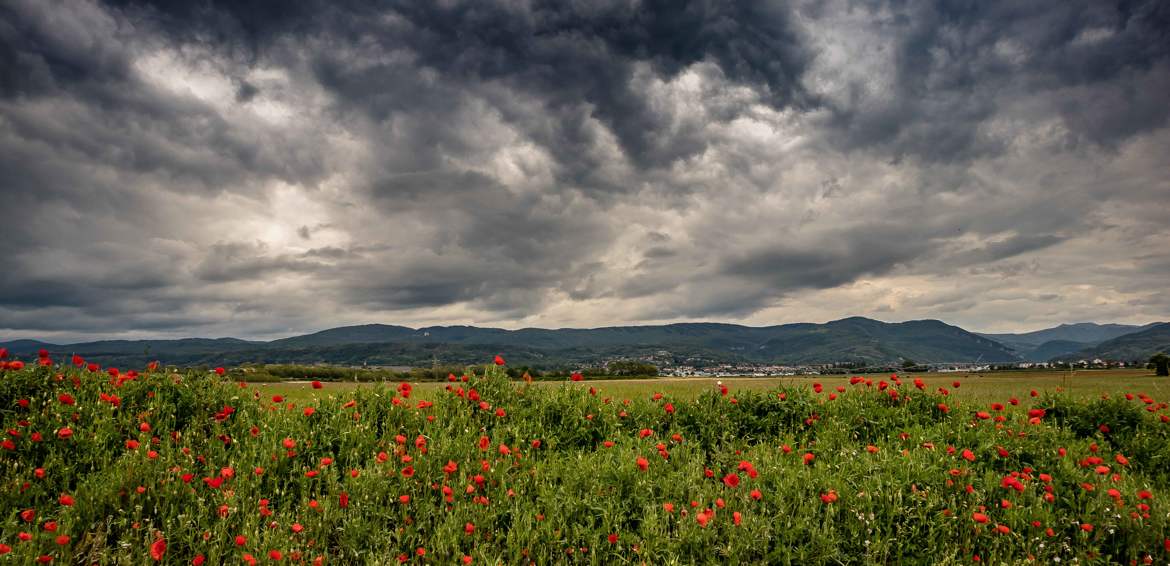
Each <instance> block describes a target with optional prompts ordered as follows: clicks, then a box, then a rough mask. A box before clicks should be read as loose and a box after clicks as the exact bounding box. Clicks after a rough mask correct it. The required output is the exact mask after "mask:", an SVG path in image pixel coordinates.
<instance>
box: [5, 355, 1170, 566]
mask: <svg viewBox="0 0 1170 566" xmlns="http://www.w3.org/2000/svg"><path fill="white" fill-rule="evenodd" d="M42 362H43V363H42V364H28V365H24V366H22V367H16V366H15V365H13V364H7V363H6V364H5V365H4V366H3V369H0V399H3V400H4V402H3V406H2V407H0V419H2V420H3V422H2V426H3V429H4V431H5V436H4V439H3V446H2V447H0V510H2V512H3V515H0V517H2V518H0V564H5V563H12V564H32V563H38V562H39V563H60V564H74V563H76V564H91V563H96V564H149V563H160V564H164V563H165V564H208V565H210V564H260V563H265V564H276V563H291V564H387V563H399V562H401V563H414V564H430V563H434V564H523V563H537V564H548V563H573V564H693V563H710V564H725V563H776V564H875V563H883V564H892V563H897V564H975V563H983V564H1005V563H1007V564H1019V563H1031V562H1044V563H1056V562H1058V561H1059V562H1060V563H1078V564H1110V563H1119V564H1133V563H1138V564H1143V563H1156V564H1165V563H1167V562H1170V508H1167V506H1166V505H1167V498H1168V497H1170V410H1168V406H1167V403H1166V401H1167V399H1168V398H1170V396H1168V392H1170V390H1168V388H1167V386H1166V384H1165V383H1164V381H1165V378H1155V377H1153V376H1150V375H1148V374H1147V373H1145V372H1140V371H1135V372H1113V373H1101V374H1096V373H1094V374H1091V375H1090V374H1089V373H1090V372H1079V373H1078V374H1077V375H1075V376H1065V375H1063V374H1055V373H1048V374H1043V373H1036V374H1029V375H1015V374H1012V375H1010V376H1009V375H1004V374H984V376H983V377H979V376H978V375H956V374H946V375H937V374H936V375H930V376H928V377H922V378H917V377H913V376H906V377H902V378H896V377H893V376H889V375H884V376H865V377H862V376H858V377H842V376H833V377H828V376H820V377H817V378H812V377H808V378H792V379H754V378H747V379H735V378H733V379H724V380H723V386H724V387H723V388H720V387H718V386H717V385H716V384H715V381H714V380H658V381H649V382H647V381H638V382H633V381H631V382H612V381H602V382H589V381H588V380H586V381H583V382H577V383H571V384H568V385H566V384H565V383H534V384H531V385H528V384H525V383H523V382H509V381H507V380H506V379H505V378H504V376H503V374H502V372H501V371H500V370H499V369H498V368H497V367H496V366H493V365H487V366H484V369H483V370H481V371H480V372H479V373H478V374H477V375H475V376H472V377H470V378H469V380H468V381H466V382H464V381H458V382H455V383H439V384H419V385H411V384H385V385H360V386H358V385H353V384H341V383H324V384H320V386H319V387H320V388H314V386H313V385H310V384H263V385H262V384H238V383H235V382H232V381H228V380H226V379H222V378H219V377H216V376H215V375H214V374H213V375H211V376H208V375H203V374H198V375H195V374H170V373H164V372H151V371H142V372H141V373H136V372H129V373H121V372H117V371H116V370H109V371H89V370H86V369H83V368H84V365H83V362H84V360H80V361H79V362H78V364H77V365H78V367H73V366H72V365H56V364H54V363H53V361H52V360H49V359H47V358H44V359H42ZM956 381H957V382H959V385H958V386H955V383H954V382H956ZM940 388H942V389H944V390H945V391H940ZM1057 388H1062V389H1063V390H1062V391H1061V392H1057ZM1033 389H1035V390H1036V395H1035V396H1033V395H1032V393H1031V392H1032V390H1033ZM1102 395H1106V396H1107V397H1108V398H1107V399H1103V398H1102Z"/></svg>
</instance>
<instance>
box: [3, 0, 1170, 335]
mask: <svg viewBox="0 0 1170 566" xmlns="http://www.w3.org/2000/svg"><path fill="white" fill-rule="evenodd" d="M1166 92H1170V6H1168V5H1167V3H1165V2H1159V1H1157V0H1147V1H1135V2H1093V1H1087V0H1086V1H1056V0H1051V1H1048V0H1045V1H1039V2H1029V3H1020V2H1011V1H1006V0H1005V1H1002V2H1001V1H984V2H927V1H910V0H906V1H902V0H897V1H896V0H890V1H856V0H842V1H837V2H834V1H830V2H796V1H794V2H774V1H740V2H706V1H654V0H644V1H638V0H609V1H598V2H542V1H533V2H514V1H510V0H477V1H469V2H465V1H459V0H453V1H450V2H381V1H372V0H369V1H367V0H337V1H331V2H324V1H320V2H317V1H310V2H296V3H288V2H276V1H270V0H254V1H223V2H216V1H210V0H208V1H203V2H145V1H136V0H128V1H108V2H97V1H92V0H75V1H68V2H66V1H43V0H0V171H2V172H3V173H2V174H0V203H2V206H0V209H2V210H3V211H4V212H3V220H2V221H0V242H2V243H3V251H2V253H3V257H4V267H3V269H0V338H21V337H36V338H44V339H74V338H89V337H97V336H102V337H110V336H122V337H144V336H150V337H162V336H188V335H201V336H238V337H244V338H271V337H279V336H285V335H289V334H293V333H299V332H305V331H310V330H315V329H320V328H325V327H330V326H337V325H342V324H353V323H365V322H385V323H394V324H405V325H430V324H480V325H494V326H504V327H523V326H545V327H557V326H598V325H609V324H625V323H651V322H667V321H683V320H729V321H739V322H743V323H748V324H773V323H782V322H793V321H823V320H828V319H833V318H840V317H844V316H850V315H873V316H876V317H878V318H882V319H885V320H905V319H915V318H942V319H944V320H946V321H948V322H953V323H957V324H960V325H964V326H967V327H969V328H972V329H976V330H984V331H1015V330H1022V329H1031V328H1036V327H1041V326H1045V325H1048V324H1052V323H1060V322H1072V321H1080V320H1097V321H1101V322H1140V323H1145V322H1148V321H1150V320H1164V319H1166V318H1170V295H1167V294H1166V293H1164V292H1163V289H1164V288H1165V279H1166V277H1167V275H1168V274H1170V267H1168V266H1170V250H1168V246H1167V244H1170V228H1168V225H1167V213H1168V212H1170V204H1168V203H1170V176H1167V175H1166V173H1165V172H1166V171H1167V170H1168V166H1170V149H1168V148H1170V105H1167V104H1166V99H1165V93H1166Z"/></svg>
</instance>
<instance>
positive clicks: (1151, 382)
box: [252, 369, 1170, 401]
mask: <svg viewBox="0 0 1170 566" xmlns="http://www.w3.org/2000/svg"><path fill="white" fill-rule="evenodd" d="M907 375H910V376H912V378H913V377H920V378H921V379H922V381H923V382H925V383H926V384H927V385H928V386H929V387H930V389H931V390H932V391H934V390H936V389H937V388H938V387H943V388H946V389H947V390H948V393H949V394H950V395H951V396H952V397H953V398H955V399H959V400H964V401H965V400H972V401H986V400H994V399H999V398H1000V397H1003V396H1004V395H1007V396H1013V395H1014V396H1016V397H1020V398H1022V397H1024V396H1027V395H1029V394H1030V393H1031V391H1032V390H1033V389H1034V390H1037V391H1038V392H1048V393H1054V394H1055V393H1058V392H1063V393H1066V394H1067V395H1069V396H1070V397H1074V398H1086V399H1087V398H1098V397H1100V396H1102V395H1117V394H1124V393H1125V392H1135V391H1141V392H1144V393H1146V394H1147V395H1150V396H1152V397H1156V398H1162V399H1166V398H1170V379H1165V378H1160V377H1156V376H1155V375H1154V373H1153V372H1152V371H1150V370H1147V369H1120V370H1119V369H1112V370H1078V371H1076V372H1067V371H1011V372H984V373H927V374H921V375H920V374H907ZM862 376H863V377H866V378H868V379H873V380H881V379H889V374H880V375H879V374H862ZM849 377H850V376H848V375H824V376H797V377H724V378H699V377H662V378H656V379H630V380H605V381H597V382H591V381H583V382H578V383H573V382H569V381H568V380H565V381H537V382H534V383H533V387H560V386H565V385H568V386H572V387H583V388H586V389H587V388H589V387H593V388H594V389H596V390H598V391H602V392H604V393H605V394H606V395H611V396H615V397H619V398H626V397H637V396H641V395H652V394H654V393H663V394H669V395H674V396H678V397H682V398H692V397H696V396H698V395H700V394H702V393H703V392H706V391H711V390H713V389H715V387H716V383H717V382H720V381H722V382H723V383H724V384H727V385H728V386H729V387H731V388H734V389H736V390H751V391H764V390H768V389H772V388H775V387H779V386H800V385H805V386H808V387H811V386H812V384H813V383H821V384H823V385H825V386H829V385H833V386H836V385H838V384H840V383H843V382H847V381H848V380H849ZM902 377H903V378H905V377H906V376H902ZM955 381H959V382H960V383H961V386H960V387H958V388H955V387H952V383H954V382H955ZM252 385H253V387H256V388H257V389H259V390H261V391H265V392H271V393H273V394H279V395H283V396H284V397H287V398H288V399H290V400H294V401H302V400H307V399H313V398H315V397H318V396H320V395H330V394H336V393H340V392H347V391H350V390H352V389H353V388H362V387H373V386H375V384H371V383H346V382H340V383H331V384H330V388H329V389H326V390H315V389H313V388H312V385H311V382H309V381H304V382H284V383H256V384H252ZM446 385H447V384H446V383H445V382H421V383H415V384H413V386H414V391H415V395H417V396H421V397H427V396H430V395H434V394H437V393H441V392H443V391H444V387H446Z"/></svg>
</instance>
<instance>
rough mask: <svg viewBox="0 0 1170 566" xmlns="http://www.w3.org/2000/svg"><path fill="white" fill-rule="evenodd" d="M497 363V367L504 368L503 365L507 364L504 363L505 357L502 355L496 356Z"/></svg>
mask: <svg viewBox="0 0 1170 566" xmlns="http://www.w3.org/2000/svg"><path fill="white" fill-rule="evenodd" d="M495 362H496V365H497V366H502V365H504V363H505V362H504V357H503V356H501V355H499V354H496V359H495Z"/></svg>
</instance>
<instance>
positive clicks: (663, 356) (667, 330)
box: [0, 317, 1170, 367]
mask: <svg viewBox="0 0 1170 566" xmlns="http://www.w3.org/2000/svg"><path fill="white" fill-rule="evenodd" d="M0 347H4V348H7V349H8V350H9V351H10V352H11V353H13V354H17V355H33V354H35V352H37V351H38V350H40V349H42V348H43V349H46V350H48V351H49V352H51V353H52V354H53V355H54V356H70V355H72V354H78V355H81V356H82V357H84V358H86V359H87V360H90V361H94V362H97V363H100V364H103V365H123V366H136V365H142V364H145V363H147V362H149V361H152V360H156V359H157V360H162V361H164V362H165V363H168V364H177V365H233V364H241V363H300V364H315V363H326V364H339V365H360V364H371V365H406V366H420V365H425V366H429V365H431V364H432V363H434V362H441V363H452V364H455V363H458V364H463V363H479V362H482V361H483V360H485V359H489V358H490V357H491V356H493V355H494V354H496V353H505V354H506V355H507V356H508V358H509V360H510V361H511V362H512V363H516V364H525V365H532V366H534V367H562V366H567V365H582V364H592V363H597V362H600V361H604V360H608V359H616V358H634V357H638V358H642V357H653V358H654V359H656V360H659V361H662V362H669V363H674V364H697V365H703V364H711V363H721V362H755V363H776V364H790V365H796V364H823V363H840V362H852V363H859V364H869V365H874V364H900V363H903V362H905V361H907V360H910V361H913V362H916V363H951V362H955V363H970V362H987V363H1005V362H1018V361H1025V360H1037V361H1047V360H1050V359H1055V358H1062V359H1081V358H1085V357H1089V358H1094V357H1100V358H1108V359H1123V360H1135V359H1142V358H1144V357H1148V356H1149V355H1150V354H1152V353H1154V352H1156V351H1159V350H1170V323H1155V324H1150V325H1146V326H1129V325H1120V324H1094V323H1078V324H1065V325H1061V326H1058V327H1055V328H1049V329H1045V330H1038V331H1035V332H1027V333H1021V334H978V333H972V332H968V331H966V330H964V329H962V328H959V327H958V326H953V325H950V324H946V323H944V322H941V321H938V320H914V321H908V322H898V323H889V322H881V321H877V320H872V319H868V318H863V317H850V318H845V319H841V320H835V321H832V322H827V323H823V324H814V323H795V324H783V325H777V326H765V327H753V326H742V325H737V324H720V323H679V324H666V325H653V326H614V327H605V328H593V329H574V328H561V329H541V328H524V329H520V330H504V329H499V328H480V327H475V326H432V327H426V328H417V329H416V328H408V327H405V326H394V325H385V324H368V325H361V326H345V327H339V328H331V329H328V330H322V331H320V332H315V333H312V334H305V335H300V336H292V337H289V338H282V339H278V340H272V341H250V340H240V339H236V338H216V339H211V338H184V339H177V340H101V341H95V342H81V343H74V344H51V343H47V342H40V341H37V340H15V341H11V342H4V343H0Z"/></svg>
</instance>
